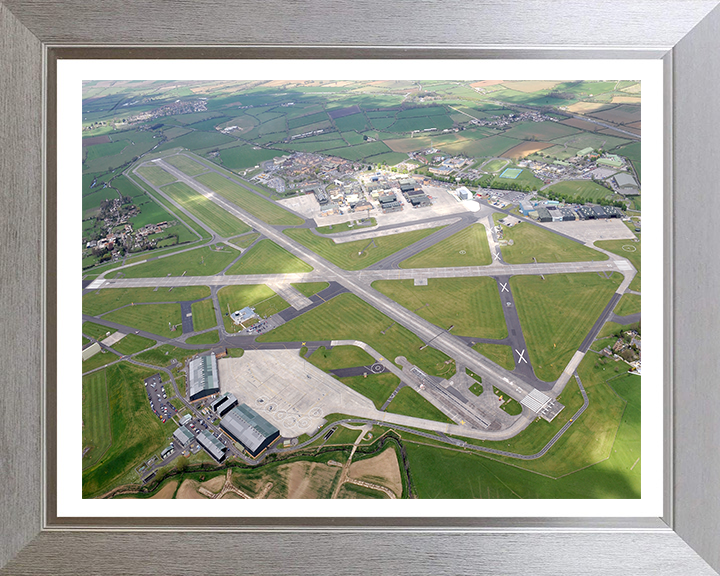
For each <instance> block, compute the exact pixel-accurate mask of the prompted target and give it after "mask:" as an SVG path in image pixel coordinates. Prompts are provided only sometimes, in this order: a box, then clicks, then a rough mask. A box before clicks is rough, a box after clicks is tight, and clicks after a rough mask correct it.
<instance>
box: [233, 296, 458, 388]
mask: <svg viewBox="0 0 720 576" xmlns="http://www.w3.org/2000/svg"><path fill="white" fill-rule="evenodd" d="M221 292H222V291H221ZM383 332H384V334H383ZM257 340H258V341H259V342H284V341H303V340H360V341H362V342H365V343H367V344H368V345H370V346H371V347H372V348H374V349H375V350H377V351H378V352H380V353H381V354H383V355H384V356H385V357H386V358H389V359H391V360H393V361H394V360H395V358H397V357H398V356H406V357H407V358H408V360H410V362H412V363H413V364H416V365H417V366H419V367H420V368H421V369H422V370H424V371H425V372H427V373H428V374H432V375H434V376H442V375H448V374H450V373H454V371H455V363H454V362H452V361H451V360H450V359H449V358H448V357H447V356H446V355H445V354H443V353H442V352H440V351H438V350H436V349H434V348H432V347H429V346H428V347H427V348H425V349H424V350H420V347H421V346H422V345H423V344H422V341H421V340H420V339H419V338H418V337H417V336H415V334H413V333H412V332H410V331H409V330H407V329H406V328H403V327H402V326H399V325H398V324H396V323H394V322H393V321H392V320H390V318H388V317H387V316H385V315H384V314H382V313H381V312H379V311H377V310H375V308H372V307H371V306H369V305H368V304H366V303H365V302H363V301H362V300H360V298H358V297H357V296H355V295H353V294H340V295H339V296H336V297H335V298H333V299H332V300H329V301H328V302H326V303H325V304H322V305H320V306H318V307H317V308H313V309H312V310H310V311H309V312H306V313H305V314H303V315H302V316H298V317H297V318H294V319H292V320H290V322H287V323H286V324H283V325H282V326H280V327H278V328H276V329H275V330H273V331H272V332H270V333H268V334H263V335H261V336H260V337H258V339H257ZM446 362H447V363H446Z"/></svg>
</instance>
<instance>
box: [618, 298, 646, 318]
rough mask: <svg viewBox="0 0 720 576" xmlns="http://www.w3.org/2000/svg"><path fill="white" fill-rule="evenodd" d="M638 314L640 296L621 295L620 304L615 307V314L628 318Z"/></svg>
mask: <svg viewBox="0 0 720 576" xmlns="http://www.w3.org/2000/svg"><path fill="white" fill-rule="evenodd" d="M638 312H640V296H638V295H637V294H623V295H622V298H620V302H618V305H617V306H615V314H617V315H618V316H628V315H630V314H637V313H638Z"/></svg>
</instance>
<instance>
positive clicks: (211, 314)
mask: <svg viewBox="0 0 720 576" xmlns="http://www.w3.org/2000/svg"><path fill="white" fill-rule="evenodd" d="M191 308H192V319H193V330H195V331H196V332H200V331H202V330H207V329H208V328H212V327H213V326H215V324H216V323H217V319H216V318H215V307H214V305H213V301H212V300H202V301H200V302H194V303H193V304H192V307H191Z"/></svg>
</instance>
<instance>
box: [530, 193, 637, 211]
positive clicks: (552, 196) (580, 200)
mask: <svg viewBox="0 0 720 576" xmlns="http://www.w3.org/2000/svg"><path fill="white" fill-rule="evenodd" d="M543 194H544V195H545V196H546V197H547V199H548V200H557V201H559V202H569V203H572V204H588V203H592V204H599V205H600V206H615V207H617V208H625V203H624V202H622V201H620V200H611V199H609V198H600V199H599V200H592V199H590V198H585V197H583V196H570V195H569V194H562V193H558V192H553V191H552V190H545V191H544V192H543Z"/></svg>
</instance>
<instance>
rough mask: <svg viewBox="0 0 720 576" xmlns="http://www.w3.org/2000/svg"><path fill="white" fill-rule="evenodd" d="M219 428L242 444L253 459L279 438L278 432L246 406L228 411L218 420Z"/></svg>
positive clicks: (241, 405) (242, 405)
mask: <svg viewBox="0 0 720 576" xmlns="http://www.w3.org/2000/svg"><path fill="white" fill-rule="evenodd" d="M220 428H222V429H223V430H224V431H225V432H227V433H228V434H229V435H230V436H231V437H232V438H233V439H234V440H235V441H237V442H239V443H240V444H242V445H243V447H244V448H245V450H247V452H248V453H249V454H250V455H251V456H253V457H255V456H257V455H258V454H260V452H262V451H263V450H265V448H267V447H268V446H270V444H272V443H273V442H274V441H275V440H276V439H277V438H278V437H279V436H280V430H278V429H277V428H276V427H275V426H273V425H272V424H270V422H268V421H267V420H265V419H264V418H263V417H262V416H260V415H259V414H258V413H257V412H255V410H253V409H252V408H250V407H249V406H247V405H246V404H240V405H239V406H236V407H235V408H233V409H232V410H230V411H229V412H228V413H227V414H226V415H225V417H224V418H223V419H222V420H220Z"/></svg>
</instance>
